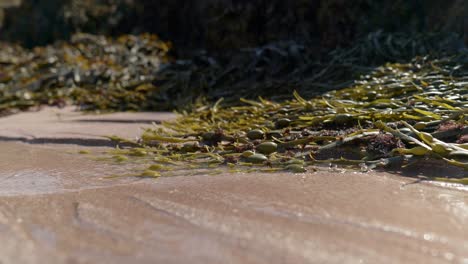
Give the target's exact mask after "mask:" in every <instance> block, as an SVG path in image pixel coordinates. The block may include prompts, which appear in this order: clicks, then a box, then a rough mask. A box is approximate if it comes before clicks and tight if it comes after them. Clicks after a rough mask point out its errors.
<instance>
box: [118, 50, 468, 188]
mask: <svg viewBox="0 0 468 264" xmlns="http://www.w3.org/2000/svg"><path fill="white" fill-rule="evenodd" d="M467 65H468V56H467V54H459V55H457V56H452V57H447V58H440V59H429V58H428V57H417V58H415V59H414V60H413V61H411V62H410V63H406V64H402V63H393V64H386V65H384V66H382V67H379V68H376V69H375V71H373V72H372V73H370V74H368V75H364V76H362V77H361V78H360V79H359V80H357V81H355V83H354V84H353V85H351V86H350V87H348V88H345V89H341V90H337V91H331V92H328V93H325V94H323V95H322V96H320V97H313V98H311V99H309V100H307V99H304V98H303V97H301V95H299V93H297V92H294V94H293V95H294V99H292V100H287V101H283V102H281V103H279V102H274V101H270V100H266V99H263V98H261V97H260V98H259V100H255V101H254V100H248V99H241V102H242V105H239V106H223V101H222V99H221V100H219V101H218V102H216V103H215V104H214V105H212V106H206V105H200V106H199V107H198V108H196V109H195V110H194V111H193V112H191V113H184V114H183V115H182V116H181V117H180V118H178V119H177V120H175V121H170V122H165V123H163V124H162V126H158V127H155V128H154V129H148V130H146V131H145V132H144V133H143V134H142V136H141V139H140V140H138V141H135V142H132V143H133V144H134V147H131V148H123V149H118V150H116V152H118V154H119V155H120V156H126V157H132V156H138V157H139V159H140V160H141V159H143V160H144V161H145V162H148V163H150V164H151V165H150V166H149V168H148V170H147V171H146V172H145V175H150V174H151V173H152V174H151V175H153V176H159V175H164V172H167V171H170V170H174V169H177V168H179V167H184V168H201V169H203V168H213V167H219V166H220V165H223V164H224V165H227V166H228V168H230V169H231V170H232V171H251V170H254V171H264V170H267V171H277V170H288V171H293V172H303V171H306V170H310V169H314V168H315V167H316V166H318V165H320V164H326V165H329V164H331V165H332V166H334V165H335V164H340V165H344V166H352V167H361V169H364V170H367V169H372V168H376V167H386V166H394V165H397V166H402V165H403V166H404V165H405V164H409V163H413V162H417V161H424V162H425V161H430V160H440V161H443V162H445V163H446V164H447V166H454V167H458V168H459V169H460V170H462V172H463V173H462V174H463V175H467V171H468V163H467V160H468V145H467V144H466V143H465V142H464V141H463V139H465V138H466V135H467V133H468V117H467V116H468V89H467V87H468V77H467V76H468V68H467ZM114 139H115V140H117V141H119V139H118V138H114ZM460 140H461V141H460ZM127 143H128V142H127ZM181 165H183V166H181ZM151 171H152V172H151ZM150 172H151V173H150ZM455 180H456V181H459V182H465V181H466V179H452V181H455Z"/></svg>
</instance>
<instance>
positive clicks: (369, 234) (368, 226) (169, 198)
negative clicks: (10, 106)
mask: <svg viewBox="0 0 468 264" xmlns="http://www.w3.org/2000/svg"><path fill="white" fill-rule="evenodd" d="M36 115H44V112H40V113H36ZM136 115H137V114H136ZM148 115H150V116H151V114H148ZM127 117H128V119H133V120H139V117H138V116H131V118H130V117H129V116H127ZM156 117H157V114H154V115H153V116H152V117H151V118H149V119H155V118H156ZM10 118H13V117H10ZM76 118H78V117H76ZM96 118H97V117H96ZM156 119H157V118H156ZM65 121H66V120H65ZM0 122H2V121H0ZM61 122H62V123H63V120H62V121H61ZM70 123H73V122H70ZM144 123H145V122H141V123H138V127H139V126H144V125H145V124H144ZM9 124H11V123H9ZM120 124H122V123H120ZM62 125H63V124H62ZM125 125H129V127H128V129H123V128H121V129H119V131H122V132H121V133H129V134H130V133H135V132H134V131H133V130H134V127H133V126H135V123H129V122H128V123H125ZM110 127H112V126H109V127H108V128H110ZM63 128H64V127H62V128H61V129H59V128H55V129H57V130H55V131H56V133H55V136H56V138H58V137H57V136H60V135H63V134H62V132H60V131H63ZM88 128H89V127H88ZM44 129H45V128H44ZM89 129H90V128H89ZM72 130H73V129H71V128H70V129H68V130H67V131H68V132H67V133H69V132H70V131H72ZM8 131H10V132H8V133H11V134H10V136H14V134H13V133H12V132H11V131H14V127H13V128H10V130H8ZM131 131H133V132H131ZM36 132H37V131H36ZM46 132H47V131H46V130H44V133H45V134H44V136H50V135H49V134H46ZM103 132H105V131H103ZM0 133H6V132H5V130H3V132H2V131H1V130H0ZM65 134H66V133H65ZM68 136H69V135H66V137H68ZM0 148H1V149H2V151H1V152H0V237H1V245H2V246H1V247H0V263H2V264H4V263H468V228H466V227H467V226H468V192H467V191H466V190H458V189H456V188H448V187H442V186H437V185H434V184H430V183H425V182H421V183H414V181H415V180H414V179H412V178H405V177H400V176H398V175H394V174H391V173H383V172H370V173H356V172H351V171H347V172H338V171H326V170H325V171H320V172H315V173H305V174H290V173H275V174H228V173H224V174H223V173H220V174H219V175H214V176H208V175H200V176H184V175H180V176H177V177H166V178H159V179H157V180H153V179H140V178H132V177H127V178H118V179H107V178H104V176H108V175H111V174H118V173H122V172H124V171H125V169H126V168H125V166H123V167H122V166H120V165H116V164H111V163H103V162H102V161H97V160H95V159H93V158H92V155H80V154H77V152H78V151H79V150H83V149H89V148H92V149H93V150H95V151H102V150H105V149H106V148H104V147H102V146H100V147H90V146H80V145H76V144H50V143H49V144H31V143H28V144H26V143H21V142H16V141H15V142H0Z"/></svg>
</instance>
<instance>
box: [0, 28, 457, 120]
mask: <svg viewBox="0 0 468 264" xmlns="http://www.w3.org/2000/svg"><path fill="white" fill-rule="evenodd" d="M459 41H460V39H459V38H458V36H457V35H455V34H425V35H414V36H408V35H405V34H388V33H387V34H384V33H382V32H375V33H372V34H370V35H368V36H366V37H365V38H363V39H361V40H359V41H357V42H356V43H355V44H354V45H353V46H352V47H351V48H347V49H336V50H334V51H332V52H331V53H329V54H325V55H321V54H319V53H318V52H317V49H316V47H314V46H312V45H310V43H307V42H297V41H292V40H291V41H281V42H274V43H269V44H268V45H264V46H261V47H255V48H249V49H240V50H233V51H230V52H224V53H221V54H208V53H207V52H204V51H194V52H193V53H194V54H193V55H191V56H190V58H189V59H185V60H182V59H179V60H175V59H171V56H170V55H169V53H170V52H172V51H171V44H170V43H168V42H164V41H162V40H160V39H159V38H158V37H157V36H155V35H150V34H143V35H124V36H121V37H119V38H109V37H104V36H99V35H90V34H77V35H74V36H73V37H72V39H71V41H70V42H57V43H55V44H53V45H49V46H45V47H36V48H34V49H25V48H23V47H21V46H18V45H15V44H8V43H1V44H0V65H1V68H0V113H2V114H8V113H11V112H14V111H17V110H24V109H28V108H29V107H32V106H40V105H58V106H62V105H65V104H68V103H71V104H75V105H78V106H80V108H81V109H82V110H89V111H94V110H99V111H128V110H131V111H135V110H140V111H141V110H173V109H177V110H187V109H189V108H191V107H190V106H191V105H192V103H194V102H196V101H197V100H199V99H201V98H204V99H207V100H208V102H215V101H216V100H218V99H220V98H225V99H226V102H228V103H229V104H234V105H235V104H238V102H239V99H240V98H248V99H255V98H257V97H258V96H263V97H265V98H268V99H271V100H275V101H281V100H284V99H290V98H291V95H292V92H293V91H294V90H297V91H298V92H299V93H300V94H302V95H303V96H306V97H312V96H316V95H319V94H321V93H323V92H326V91H330V90H333V89H338V88H344V87H347V86H350V85H352V83H353V81H354V80H355V79H356V78H358V77H359V75H362V74H367V73H368V72H370V71H372V70H373V69H374V67H375V65H381V64H382V63H383V62H385V61H393V62H404V61H407V60H409V59H410V58H413V57H415V56H417V55H420V54H438V55H440V54H451V53H454V52H457V50H458V47H457V45H458V43H459ZM272 91H274V92H272Z"/></svg>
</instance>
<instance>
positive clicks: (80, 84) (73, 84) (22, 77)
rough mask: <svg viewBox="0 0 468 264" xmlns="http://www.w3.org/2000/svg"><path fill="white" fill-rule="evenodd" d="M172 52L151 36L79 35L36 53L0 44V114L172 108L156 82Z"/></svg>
mask: <svg viewBox="0 0 468 264" xmlns="http://www.w3.org/2000/svg"><path fill="white" fill-rule="evenodd" d="M170 48H171V44H170V43H168V42H164V41H162V40H160V39H159V38H158V37H157V36H155V35H150V34H143V35H139V36H132V35H125V36H121V37H119V38H116V39H113V38H106V37H104V36H95V35H89V34H77V35H75V36H74V37H73V38H72V40H71V41H70V42H69V43H65V42H58V43H56V44H54V45H51V46H46V47H37V48H34V49H32V50H27V49H24V48H22V47H21V46H18V45H14V44H8V43H0V65H1V68H0V113H2V114H8V113H11V112H14V111H17V110H24V109H28V108H30V107H33V106H40V105H44V104H45V105H57V106H63V105H65V104H67V103H73V104H77V105H79V106H80V108H81V109H82V110H104V111H110V110H113V111H115V110H121V111H122V110H145V109H146V110H148V109H168V108H170V107H169V106H168V105H167V102H168V101H169V100H167V98H165V97H164V95H163V96H162V97H158V95H159V94H163V93H159V90H158V87H157V86H156V85H155V84H154V83H153V81H154V79H155V76H156V73H157V72H158V71H159V69H160V67H161V65H162V64H163V63H166V62H168V61H169V60H170V57H169V55H168V52H169V50H170ZM149 95H151V100H150V99H148V96H149Z"/></svg>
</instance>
